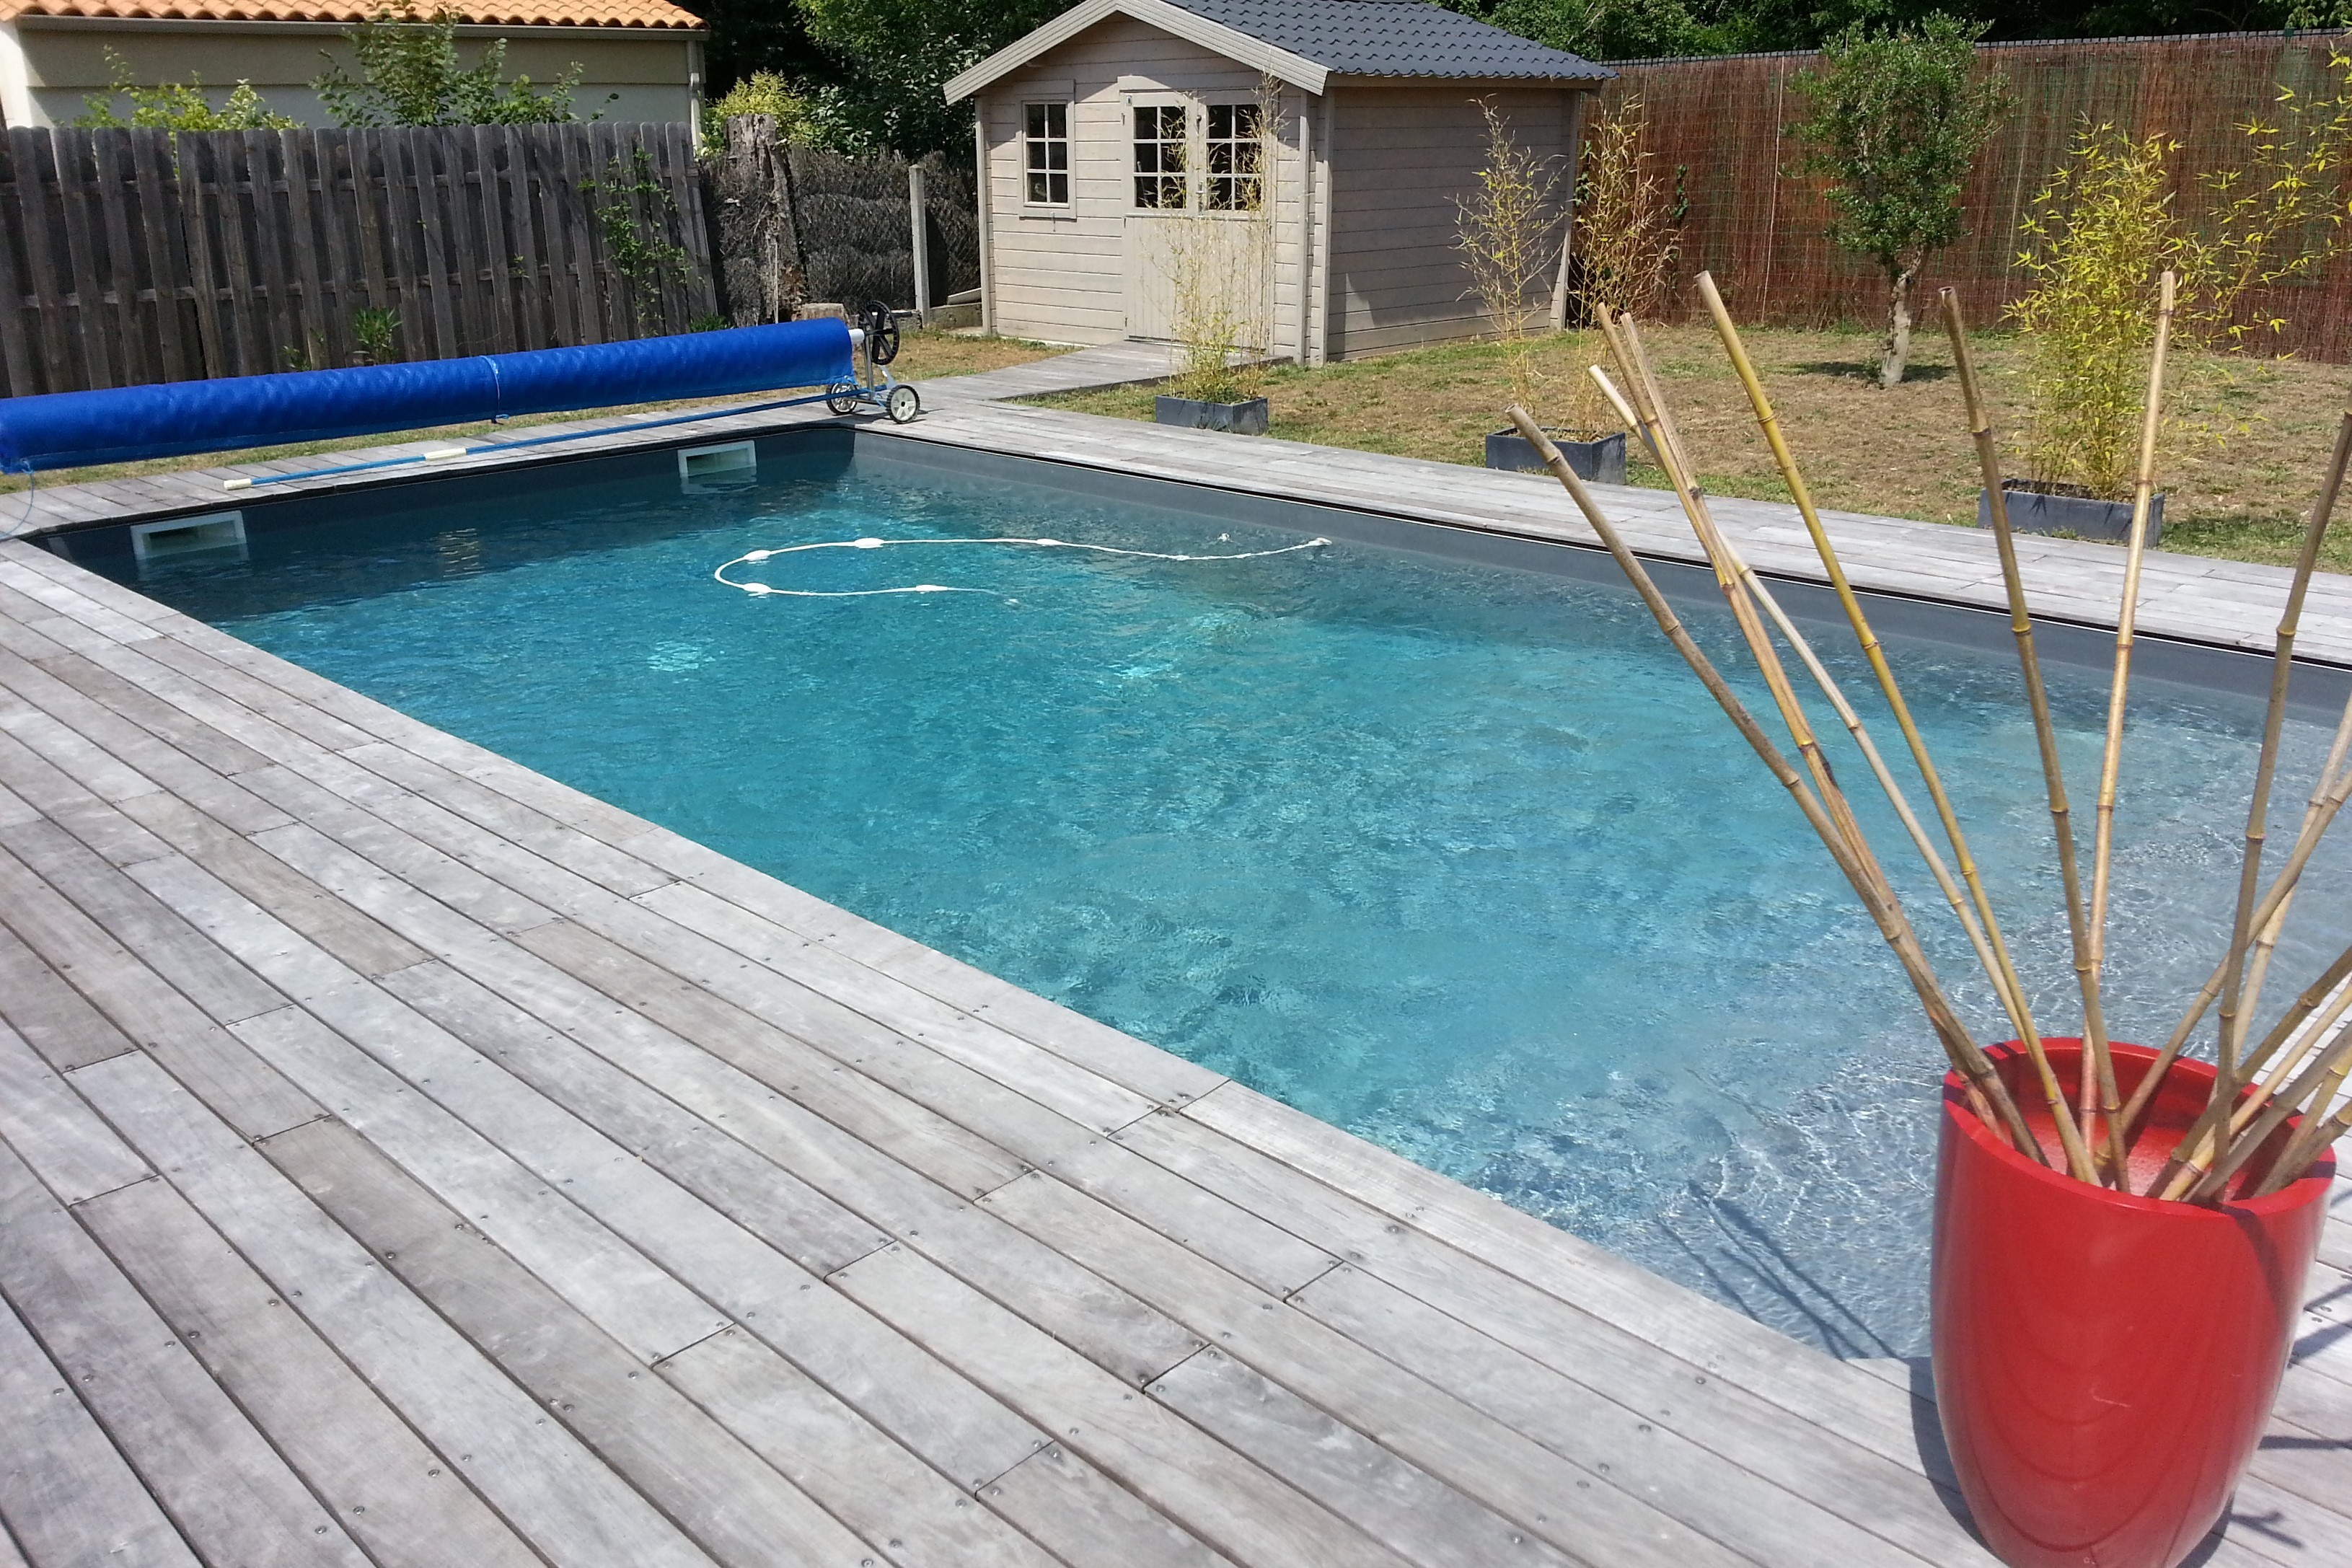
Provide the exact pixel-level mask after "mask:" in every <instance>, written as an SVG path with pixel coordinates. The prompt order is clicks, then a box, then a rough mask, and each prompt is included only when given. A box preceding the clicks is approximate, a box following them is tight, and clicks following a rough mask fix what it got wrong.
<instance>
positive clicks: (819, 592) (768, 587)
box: [710, 533, 1330, 599]
mask: <svg viewBox="0 0 2352 1568" xmlns="http://www.w3.org/2000/svg"><path fill="white" fill-rule="evenodd" d="M1232 537H1233V536H1232V535H1231V534H1225V533H1221V534H1219V535H1217V539H1218V541H1219V542H1221V543H1222V542H1229V541H1230V540H1231V539H1232ZM1328 543H1330V541H1329V540H1328V539H1310V540H1308V541H1307V542H1306V543H1304V544H1286V545H1284V546H1283V547H1282V548H1281V549H1279V550H1247V551H1243V552H1240V553H1238V554H1234V555H1170V554H1163V553H1161V552H1159V551H1156V550H1121V549H1119V548H1118V547H1117V546H1116V545H1110V544H1082V543H1079V542H1076V541H1075V540H1068V539H1014V538H1011V537H1009V536H1007V537H1002V538H991V539H872V538H867V539H829V540H825V541H823V542H819V543H815V544H784V545H779V546H778V547H776V548H775V549H773V550H753V551H748V552H745V553H743V554H741V555H738V556H737V557H735V559H734V560H732V561H730V562H728V563H726V564H725V565H722V566H720V567H719V569H718V570H717V571H715V572H713V573H711V574H710V575H711V576H712V578H713V579H715V580H716V581H718V582H720V583H724V584H727V585H728V586H729V587H730V588H739V589H740V590H742V591H743V592H744V593H746V594H750V595H752V596H753V597H755V598H760V597H766V596H768V595H775V596H777V597H779V598H790V599H870V598H877V597H879V596H881V595H886V594H984V595H992V593H993V590H991V589H987V588H957V587H950V585H948V584H944V583H917V584H913V585H911V586H909V587H905V588H837V589H821V588H778V587H775V586H773V585H772V584H767V583H739V582H737V581H736V580H735V579H734V578H732V577H730V576H729V575H727V574H728V573H729V572H730V571H732V570H734V569H735V568H736V567H738V566H756V565H758V564H759V563H761V562H763V561H772V560H773V559H775V558H776V557H777V556H779V555H797V554H800V553H801V552H803V551H809V550H881V549H886V548H887V547H889V546H891V545H898V544H1008V545H1024V546H1027V547H1029V548H1031V549H1035V550H1090V551H1092V552H1095V553H1096V554H1097V555H1127V556H1132V557H1134V558H1136V559H1138V560H1141V561H1263V560H1265V558H1266V557H1267V556H1269V555H1288V554H1290V553H1291V552H1294V551H1298V550H1319V549H1321V548H1322V547H1323V546H1325V545H1327V544H1328Z"/></svg>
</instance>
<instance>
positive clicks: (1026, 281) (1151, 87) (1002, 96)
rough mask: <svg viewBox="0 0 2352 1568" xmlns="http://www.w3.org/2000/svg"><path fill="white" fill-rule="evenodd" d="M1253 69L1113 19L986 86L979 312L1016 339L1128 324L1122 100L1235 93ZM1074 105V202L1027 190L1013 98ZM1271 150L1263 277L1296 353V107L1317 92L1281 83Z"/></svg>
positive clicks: (1100, 336) (1085, 334) (1127, 158)
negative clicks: (983, 287) (983, 302)
mask: <svg viewBox="0 0 2352 1568" xmlns="http://www.w3.org/2000/svg"><path fill="white" fill-rule="evenodd" d="M1258 81H1259V78H1258V75H1257V73H1256V72H1255V71H1254V70H1252V69H1251V68H1248V67H1246V66H1244V65H1241V64H1239V63H1238V62H1236V61H1234V60H1231V59H1228V58H1225V57H1224V56H1223V55H1219V54H1216V53H1214V52H1213V51H1211V50H1208V49H1205V48H1202V47H1200V46H1199V45H1196V44H1192V43H1188V42H1186V41H1184V40H1183V39H1181V38H1177V37H1171V36H1170V35H1168V34H1166V33H1162V32H1160V30H1159V29H1157V28H1155V27H1151V26H1147V25H1146V24H1144V23H1142V22H1139V21H1136V20H1135V19H1133V18H1132V17H1127V16H1114V17H1111V18H1108V19H1107V20H1105V21H1104V22H1103V23H1102V24H1101V25H1099V26H1095V27H1091V28H1089V29H1087V31H1086V32H1084V33H1081V34H1079V35H1078V36H1077V37H1075V38H1072V39H1070V40H1069V41H1068V42H1066V43H1064V44H1062V45H1060V46H1059V47H1055V48H1054V49H1052V50H1050V51H1048V52H1047V53H1045V54H1044V55H1042V56H1040V57H1038V58H1037V59H1036V60H1034V62H1032V63H1031V64H1030V65H1029V66H1027V67H1025V68H1023V69H1021V70H1020V71H1017V72H1015V73H1013V75H1011V76H1008V77H1005V78H1003V79H1000V80H998V81H995V82H992V83H991V84H990V85H989V86H988V87H987V88H986V89H983V90H982V92H981V93H980V94H979V95H978V113H979V117H980V124H981V126H982V132H983V135H984V142H985V145H986V149H987V174H988V182H989V184H988V203H987V212H988V231H989V232H988V243H989V247H990V256H989V266H988V271H987V277H988V289H989V300H988V319H989V321H990V324H991V325H992V327H993V328H994V329H995V330H996V331H1000V332H1003V333H1005V334H1007V335H1008V336H1013V337H1026V338H1041V339H1045V340H1046V341H1048V342H1077V343H1092V342H1110V341H1112V340H1114V339H1118V338H1123V337H1126V336H1127V335H1128V334H1129V330H1130V327H1129V320H1130V301H1129V262H1128V246H1129V239H1128V234H1127V226H1128V217H1129V212H1130V211H1131V210H1132V193H1133V185H1132V184H1131V180H1132V175H1133V164H1132V161H1131V137H1132V134H1133V129H1132V128H1133V117H1132V114H1131V113H1130V103H1131V100H1132V99H1133V97H1134V96H1135V95H1136V94H1139V93H1140V94H1150V93H1154V92H1181V93H1185V94H1190V95H1193V96H1195V97H1201V96H1213V97H1216V98H1218V99H1220V100H1234V99H1242V98H1247V97H1249V96H1251V95H1252V94H1253V93H1254V92H1255V90H1256V89H1257V85H1258ZM1052 99H1059V100H1065V101H1067V102H1068V103H1069V104H1070V105H1071V110H1070V142H1071V148H1070V161H1071V181H1070V185H1071V205H1069V207H1068V208H1067V209H1065V210H1061V211H1055V210H1050V209H1045V208H1039V207H1033V206H1029V205H1026V203H1025V202H1024V181H1023V167H1022V163H1023V152H1022V140H1021V131H1022V107H1021V106H1022V105H1023V104H1024V102H1029V101H1034V100H1052ZM1280 102H1281V115H1282V123H1281V125H1280V127H1279V128H1278V134H1277V141H1278V148H1277V151H1276V157H1275V169H1274V204H1273V211H1272V215H1271V217H1272V228H1271V233H1270V241H1271V245H1270V254H1271V258H1272V266H1271V268H1270V271H1271V273H1272V276H1271V278H1270V279H1268V285H1267V286H1268V289H1269V293H1270V297H1271V298H1270V305H1271V313H1272V327H1273V335H1274V342H1273V352H1274V353H1278V354H1296V353H1297V352H1298V327H1299V321H1300V316H1301V311H1300V308H1299V307H1300V300H1301V294H1300V289H1301V288H1302V285H1303V283H1304V281H1305V276H1304V275H1305V270H1306V268H1305V258H1304V254H1303V251H1304V247H1303V245H1302V238H1303V229H1304V226H1303V224H1302V222H1301V217H1302V214H1303V211H1304V208H1303V205H1302V202H1301V193H1302V190H1303V188H1304V185H1305V180H1304V176H1303V171H1302V165H1301V162H1300V152H1299V149H1300V135H1301V132H1302V130H1303V129H1304V127H1303V126H1302V119H1301V117H1302V115H1305V116H1312V115H1313V114H1315V112H1316V109H1317V100H1314V99H1312V98H1310V97H1308V96H1307V95H1306V94H1304V93H1301V92H1299V91H1297V89H1289V88H1285V89H1282V93H1281V97H1280Z"/></svg>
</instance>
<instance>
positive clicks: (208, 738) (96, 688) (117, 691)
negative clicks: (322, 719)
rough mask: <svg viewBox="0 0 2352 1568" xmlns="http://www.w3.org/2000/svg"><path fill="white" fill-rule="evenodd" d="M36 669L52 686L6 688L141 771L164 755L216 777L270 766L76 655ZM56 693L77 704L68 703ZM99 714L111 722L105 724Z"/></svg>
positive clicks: (166, 780) (160, 778)
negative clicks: (179, 755)
mask: <svg viewBox="0 0 2352 1568" xmlns="http://www.w3.org/2000/svg"><path fill="white" fill-rule="evenodd" d="M41 669H42V672H43V673H45V674H47V676H48V677H50V679H52V681H54V682H55V686H54V687H52V688H50V689H46V690H41V691H34V690H27V689H26V688H24V687H21V686H17V685H16V682H15V681H13V680H12V681H11V682H10V685H11V686H12V687H13V688H14V689H17V690H19V691H23V692H24V694H25V695H26V697H28V698H30V699H31V700H34V701H36V702H37V703H39V704H40V705H41V706H42V707H44V708H46V709H47V710H49V711H50V712H51V713H54V714H56V715H57V717H58V719H60V720H62V721H65V722H67V723H68V724H72V725H74V726H75V727H76V728H77V729H79V730H80V731H82V733H84V734H86V735H88V736H89V738H90V739H91V740H93V741H96V742H99V743H100V744H101V745H103V746H105V747H106V748H107V749H108V750H109V751H110V752H113V753H114V754H115V755H116V756H118V757H121V758H122V759H123V760H124V761H125V762H127V763H130V764H131V765H132V766H134V767H140V768H141V771H142V772H148V770H147V769H146V768H145V767H142V766H141V764H142V763H145V762H148V761H149V760H150V759H154V758H158V757H161V756H163V754H164V753H165V752H167V751H175V752H184V753H185V754H186V755H187V756H189V757H192V758H194V760H195V761H197V762H199V763H203V764H204V765H205V767H207V768H209V769H211V770H212V771H213V772H214V773H223V774H231V773H246V772H248V771H249V770H251V769H254V768H259V767H266V766H268V763H269V761H270V759H269V758H268V757H265V756H263V755H262V754H261V753H260V752H257V751H255V750H254V749H253V748H252V747H250V746H247V745H246V744H244V743H243V742H239V741H236V740H234V739H232V738H231V737H229V736H227V735H225V734H223V733H221V731H218V730H216V729H215V728H214V727H213V726H211V725H209V724H206V723H205V722H204V721H202V720H200V719H198V718H196V717H195V716H194V715H193V714H191V713H188V712H186V711H185V710H182V709H179V708H176V707H174V706H173V705H172V704H171V703H169V702H166V701H164V700H163V699H161V698H159V697H157V696H155V695H154V694H153V693H152V692H150V691H146V690H142V689H141V688H139V687H137V686H135V685H133V684H131V682H130V681H128V680H125V679H123V678H122V677H121V676H120V675H117V674H116V673H114V672H113V671H112V670H110V669H107V668H103V667H101V666H100V665H98V664H95V663H92V662H91V661H90V660H89V659H87V658H81V657H80V656H79V655H76V654H71V653H68V652H65V651H64V650H62V649H60V650H59V652H58V656H57V657H56V658H50V659H47V660H46V661H44V662H43V663H42V665H41ZM58 688H62V689H65V691H70V692H71V693H73V694H75V695H77V696H79V698H80V699H81V700H80V701H74V700H71V699H70V698H68V697H67V696H66V695H65V694H64V691H60V690H58ZM101 714H102V715H104V716H105V717H106V718H107V719H110V720H112V721H113V722H112V723H110V724H108V723H104V721H101V720H100V717H99V716H100V715H101ZM151 737H152V739H151ZM159 742H160V743H159ZM133 748H137V749H135V750H134V749H133ZM149 776H150V777H152V778H154V779H155V780H156V782H157V783H159V784H167V785H168V784H172V783H173V781H172V780H171V779H170V778H168V777H164V776H163V775H161V774H158V773H149Z"/></svg>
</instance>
